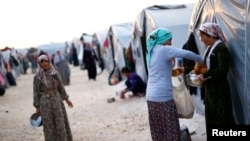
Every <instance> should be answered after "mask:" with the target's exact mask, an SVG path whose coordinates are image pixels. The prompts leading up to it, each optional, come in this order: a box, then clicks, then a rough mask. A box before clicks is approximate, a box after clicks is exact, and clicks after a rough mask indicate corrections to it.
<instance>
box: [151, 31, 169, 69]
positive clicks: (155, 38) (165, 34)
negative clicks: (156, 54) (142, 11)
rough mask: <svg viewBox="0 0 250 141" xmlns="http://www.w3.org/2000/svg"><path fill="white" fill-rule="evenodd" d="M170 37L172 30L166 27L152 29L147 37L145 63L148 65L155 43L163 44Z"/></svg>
mask: <svg viewBox="0 0 250 141" xmlns="http://www.w3.org/2000/svg"><path fill="white" fill-rule="evenodd" d="M171 38H172V32H171V31H169V30H168V29H167V28H158V29H156V30H154V31H152V32H151V33H150V34H149V35H148V37H147V54H146V59H147V65H148V66H149V63H150V59H151V53H152V50H153V48H154V46H155V45H157V44H164V43H166V42H167V41H168V40H169V39H171Z"/></svg>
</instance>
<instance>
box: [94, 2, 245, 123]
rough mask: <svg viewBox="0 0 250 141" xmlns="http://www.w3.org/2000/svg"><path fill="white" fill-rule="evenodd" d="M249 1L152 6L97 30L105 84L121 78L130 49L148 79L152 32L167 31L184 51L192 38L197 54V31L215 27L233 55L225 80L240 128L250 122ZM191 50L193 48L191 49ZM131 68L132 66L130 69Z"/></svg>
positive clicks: (136, 65) (137, 68)
mask: <svg viewBox="0 0 250 141" xmlns="http://www.w3.org/2000/svg"><path fill="white" fill-rule="evenodd" d="M249 5H250V0H244V1H242V0H232V1H217V0H197V1H196V2H195V3H193V4H183V5H182V4H178V5H153V6H150V7H146V8H144V9H142V11H141V12H140V13H139V14H138V16H137V18H136V20H135V21H134V22H127V23H121V24H114V25H111V26H110V27H109V29H107V30H101V31H96V32H94V33H93V35H92V43H93V45H94V46H95V50H96V52H97V54H98V57H99V58H101V59H102V66H103V67H102V68H103V69H105V70H108V71H109V72H110V76H109V78H108V80H109V84H110V85H113V84H117V82H119V81H121V80H123V79H124V78H123V77H122V76H121V73H120V70H121V68H122V67H124V66H128V65H129V63H128V58H127V56H126V51H127V50H129V49H131V51H132V55H133V58H134V66H133V65H132V66H133V68H134V70H135V72H136V73H137V74H139V75H140V76H141V77H142V78H143V80H145V81H147V68H146V61H145V53H146V37H147V35H148V34H149V33H150V32H151V31H153V30H154V29H156V28H159V27H166V28H168V29H170V30H171V31H172V32H173V45H174V46H176V47H178V48H183V46H184V44H185V43H186V42H187V40H188V38H189V36H190V35H191V34H192V35H194V38H195V44H196V45H197V46H198V48H197V49H196V50H197V51H198V53H199V54H200V55H202V54H203V53H204V50H205V46H204V44H203V43H201V41H200V39H199V34H198V28H199V26H200V25H201V24H202V23H205V22H216V23H219V24H220V25H221V27H222V29H223V32H224V33H225V37H226V44H227V46H228V47H229V51H230V53H231V56H232V65H233V66H232V67H231V69H230V72H229V74H228V80H229V82H230V87H231V91H232V99H233V109H234V116H235V119H236V121H237V123H238V124H249V123H250V91H249V88H250V82H249V81H248V79H249V78H250V74H249V72H250V66H249V64H250V63H249V61H250V42H249V41H250V40H249V39H250V38H249V35H248V33H250V28H249V27H250V26H249V24H250V22H249V21H250V12H249V11H250V10H249ZM192 51H193V50H192ZM129 67H131V66H129Z"/></svg>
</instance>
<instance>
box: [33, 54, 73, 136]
mask: <svg viewBox="0 0 250 141" xmlns="http://www.w3.org/2000/svg"><path fill="white" fill-rule="evenodd" d="M38 64H39V71H38V72H37V74H36V75H35V76H34V81H33V94H34V101H33V105H34V107H35V108H36V112H37V113H38V114H41V116H42V122H43V131H44V137H45V141H72V140H73V139H72V134H71V129H70V125H69V121H68V117H67V113H66V109H65V106H64V103H63V100H65V101H66V103H67V104H68V106H69V107H73V104H72V102H71V101H70V100H69V95H68V94H67V92H66V90H65V88H64V85H63V83H62V80H61V76H60V75H59V73H58V72H57V71H56V70H55V69H54V67H53V66H52V64H51V62H50V60H49V58H48V56H47V55H40V56H39V57H38Z"/></svg>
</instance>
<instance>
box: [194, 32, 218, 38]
mask: <svg viewBox="0 0 250 141" xmlns="http://www.w3.org/2000/svg"><path fill="white" fill-rule="evenodd" d="M199 31H200V33H201V34H204V35H206V36H207V37H212V38H215V39H219V37H214V36H211V35H209V34H207V33H206V32H204V31H202V30H199Z"/></svg>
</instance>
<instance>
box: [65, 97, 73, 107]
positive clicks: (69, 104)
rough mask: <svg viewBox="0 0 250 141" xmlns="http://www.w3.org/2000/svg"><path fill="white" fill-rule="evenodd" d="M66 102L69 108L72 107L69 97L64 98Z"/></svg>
mask: <svg viewBox="0 0 250 141" xmlns="http://www.w3.org/2000/svg"><path fill="white" fill-rule="evenodd" d="M66 103H67V104H68V106H69V108H73V103H72V102H71V101H70V100H69V99H67V100H66Z"/></svg>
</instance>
